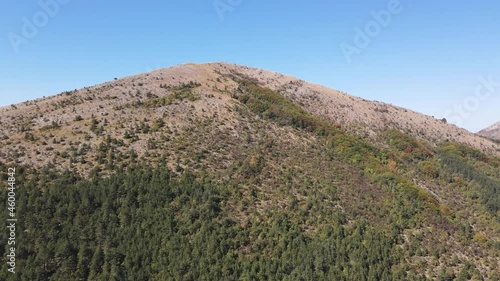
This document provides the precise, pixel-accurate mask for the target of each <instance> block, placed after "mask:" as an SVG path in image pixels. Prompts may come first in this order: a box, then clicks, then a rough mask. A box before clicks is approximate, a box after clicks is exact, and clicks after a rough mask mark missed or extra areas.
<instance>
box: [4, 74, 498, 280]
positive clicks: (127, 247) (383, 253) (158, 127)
mask: <svg viewBox="0 0 500 281" xmlns="http://www.w3.org/2000/svg"><path fill="white" fill-rule="evenodd" d="M186 71H187V70H186ZM214 73H216V74H217V76H214V77H217V78H215V79H214V80H211V79H212V78H208V80H207V78H206V77H194V78H196V79H194V78H193V77H190V78H192V79H193V80H190V81H182V82H180V81H176V82H175V85H174V86H172V85H170V84H169V83H170V82H169V83H166V82H165V81H164V80H163V81H162V80H158V81H157V80H155V79H151V80H152V81H150V82H149V84H147V83H144V84H141V85H139V83H138V82H137V81H134V82H133V83H137V84H135V85H137V87H142V88H141V89H142V90H137V91H134V92H130V93H128V92H125V93H124V95H125V96H131V97H133V98H131V99H130V100H125V99H124V98H123V97H121V96H120V97H118V95H117V97H116V98H113V96H112V95H111V94H109V95H103V96H99V95H98V94H97V93H96V92H93V91H95V89H93V88H92V89H90V88H89V89H85V90H82V91H83V92H85V95H86V96H84V97H85V98H92V99H91V100H89V101H90V102H91V101H93V100H97V99H99V98H102V97H106V98H104V99H103V100H104V101H105V102H106V103H103V104H102V105H101V106H102V108H99V107H97V109H96V110H98V111H97V112H95V113H89V112H86V111H83V110H82V106H83V105H81V104H79V103H78V98H80V96H79V92H69V93H65V94H63V96H64V97H68V100H67V101H72V102H73V103H72V104H71V103H64V104H61V103H57V106H58V109H56V108H54V112H58V110H62V109H61V108H59V107H64V106H65V107H64V108H65V109H64V111H65V112H66V114H67V115H68V116H70V117H68V116H61V119H60V120H57V121H54V122H53V123H51V122H50V121H51V120H47V121H43V118H48V117H46V116H49V115H50V114H55V113H50V112H44V113H40V114H42V115H44V116H45V117H39V116H38V117H37V118H41V119H36V118H35V119H34V120H35V121H30V122H28V121H26V120H25V118H26V117H23V116H21V115H17V113H16V111H15V109H10V110H8V111H6V112H7V113H8V114H10V115H8V116H10V118H11V120H13V121H12V122H14V123H16V122H17V123H16V124H17V125H18V127H16V128H17V129H16V128H14V127H11V125H7V124H5V123H4V122H5V121H4V120H2V126H5V128H6V131H9V130H10V131H11V132H12V134H10V135H9V136H7V137H3V138H2V140H1V141H2V145H3V146H4V147H3V148H2V149H3V150H2V151H1V152H2V154H1V158H0V169H1V171H2V175H3V176H2V178H1V184H2V186H4V187H7V186H8V182H10V181H9V175H8V174H7V171H8V169H9V168H15V169H16V174H15V182H16V216H17V218H18V219H19V221H18V223H17V225H18V228H17V230H16V231H17V232H16V234H17V236H16V243H17V244H16V253H17V256H16V259H17V264H16V272H17V273H16V274H15V275H13V274H11V273H9V272H8V271H7V268H8V265H7V264H6V261H7V258H6V256H7V253H8V251H9V248H8V246H7V243H5V247H0V252H1V253H0V254H1V256H2V257H3V258H4V262H3V263H2V268H1V271H0V279H1V280H356V281H358V280H500V275H499V273H498V272H499V271H500V264H499V260H500V192H499V188H500V158H499V157H498V156H496V154H495V153H493V152H491V151H498V150H497V149H498V147H496V146H495V144H494V143H491V142H488V141H487V140H484V143H481V144H476V146H474V147H472V146H469V145H468V144H467V143H464V142H462V143H460V142H457V141H455V140H453V139H449V140H448V141H446V140H437V139H436V140H435V141H432V139H431V138H428V137H418V136H417V135H418V133H415V132H414V131H415V129H411V128H407V129H405V128H400V126H399V125H398V126H396V125H395V124H394V123H388V124H386V125H385V126H380V127H377V129H376V130H372V131H370V132H371V133H369V134H368V133H367V134H364V133H356V132H355V131H356V127H355V126H354V125H352V124H350V123H342V122H332V120H331V119H330V118H327V117H325V115H323V114H322V113H318V112H312V111H310V110H309V107H310V106H311V105H310V104H309V105H308V104H306V101H305V100H300V99H299V98H298V96H291V95H290V93H289V92H287V91H288V90H285V89H284V88H283V87H281V88H280V87H279V86H277V85H274V84H273V83H275V82H276V81H274V80H273V81H271V82H268V83H267V84H266V83H264V82H262V79H260V80H259V79H256V78H255V77H250V76H248V75H245V74H243V73H240V72H237V71H228V72H226V73H217V72H214ZM181 74H182V75H185V76H186V75H188V74H186V73H184V72H182V73H181ZM182 75H180V76H182ZM180 76H176V79H178V80H180V78H179V77H180ZM204 79H205V80H204ZM217 79H219V81H217ZM172 80H174V79H172ZM285 80H286V79H285ZM156 81H157V82H156ZM207 81H208V82H207ZM117 83H120V81H118V82H117ZM124 83H125V82H124ZM141 83H143V82H141ZM153 83H158V87H157V90H158V89H159V90H158V91H160V92H154V91H153V90H151V92H147V90H148V87H153V86H151V85H152V84H153ZM210 83H213V84H210ZM219 83H225V84H226V85H227V87H222V86H221V84H219ZM276 83H277V82H276ZM286 83H287V85H288V82H286ZM294 83H295V82H294ZM207 85H209V86H207ZM210 85H211V87H210ZM103 87H104V88H105V89H106V91H111V90H113V89H114V88H113V87H111V86H103ZM116 87H119V86H116ZM155 87H156V86H155ZM118 91H122V90H121V89H120V90H118ZM160 93H162V94H160ZM316 94H318V93H316ZM120 99H123V100H120ZM118 101H120V102H118ZM108 102H109V104H108ZM391 110H392V109H391ZM68 112H69V113H68ZM7 113H5V114H7ZM381 114H385V113H381ZM64 118H66V119H64ZM37 120H38V121H37ZM425 120H427V119H425ZM24 121H26V122H24ZM23 122H24V123H23ZM37 122H39V123H37ZM42 124H44V125H43V126H42ZM21 125H22V126H24V127H22V128H21ZM356 126H359V124H358V125H356ZM440 126H441V124H440ZM442 126H445V125H442ZM446 128H447V129H449V130H452V128H449V127H446ZM370 130H371V129H370ZM368 131H369V130H366V131H365V132H368ZM450 134H451V133H450ZM459 134H460V133H457V135H459ZM462 137H464V136H462ZM466 137H467V136H466ZM467 138H469V137H467ZM470 139H471V140H474V137H470ZM481 141H483V140H481ZM478 142H479V141H478ZM486 145H488V147H487V148H486V147H485V146H486ZM9 146H10V147H11V150H9V151H7V150H6V147H9ZM481 147H485V148H484V149H479V148H481ZM7 193H8V190H7V189H6V188H4V189H2V191H1V195H2V196H1V197H2V198H4V200H5V201H4V202H7ZM8 215H9V214H8V212H7V211H2V212H0V219H1V220H3V221H6V220H7V218H8ZM8 235H9V233H8V232H7V231H2V232H0V241H7V239H8Z"/></svg>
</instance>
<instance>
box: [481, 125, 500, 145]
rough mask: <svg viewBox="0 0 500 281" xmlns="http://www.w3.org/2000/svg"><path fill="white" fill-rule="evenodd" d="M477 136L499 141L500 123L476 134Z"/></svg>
mask: <svg viewBox="0 0 500 281" xmlns="http://www.w3.org/2000/svg"><path fill="white" fill-rule="evenodd" d="M478 134H479V135H481V136H484V137H487V138H490V139H494V140H499V141H500V122H497V123H495V124H493V125H491V126H489V127H488V128H486V129H483V130H481V131H479V132H478Z"/></svg>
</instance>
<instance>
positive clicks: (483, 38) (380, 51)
mask: <svg viewBox="0 0 500 281" xmlns="http://www.w3.org/2000/svg"><path fill="white" fill-rule="evenodd" d="M54 1H57V0H42V1H41V2H38V1H13V0H5V1H2V4H1V5H2V7H1V9H0V23H1V24H0V59H1V64H0V97H1V101H0V105H8V104H11V103H17V102H21V101H24V100H28V99H34V98H37V97H41V96H48V95H53V94H57V93H59V92H62V91H65V90H71V89H75V88H81V87H84V86H90V85H94V84H97V83H101V82H105V81H108V80H112V79H113V78H114V77H122V76H126V75H132V74H137V73H141V72H146V71H148V70H152V69H155V68H160V67H169V66H172V65H176V64H181V63H186V62H196V63H202V62H214V61H225V62H233V63H238V64H244V65H249V66H254V67H259V68H265V69H269V70H273V71H277V72H282V73H285V74H290V75H293V76H297V77H299V78H302V79H304V80H308V81H311V82H315V83H318V84H322V85H325V86H328V87H331V88H335V89H339V90H343V91H346V92H348V93H349V94H352V95H356V96H361V97H363V98H366V99H371V100H379V101H384V102H389V103H392V104H395V105H400V106H404V107H408V108H411V109H414V110H417V111H420V112H423V113H426V114H429V115H434V116H436V117H439V118H442V117H448V120H449V121H452V122H457V123H459V125H461V126H462V127H465V128H467V129H469V130H471V131H477V130H479V129H481V128H483V127H486V126H488V125H490V124H492V123H494V122H496V121H500V110H499V108H500V85H496V86H495V87H490V91H489V92H491V93H489V92H488V91H485V89H480V90H483V92H482V95H481V99H479V98H477V97H475V96H474V95H475V90H476V88H477V87H478V85H481V83H480V82H479V80H478V77H480V76H483V77H485V78H488V76H491V77H492V78H491V79H493V81H499V82H498V83H500V17H499V15H500V2H499V1H497V0H488V1H475V2H472V1H451V0H443V1H430V0H427V1H425V0H418V1H417V0H413V1H411V0H401V1H400V6H399V7H398V9H397V11H399V12H395V10H393V11H392V12H389V13H391V20H390V21H389V23H388V24H385V23H384V25H385V26H380V24H378V23H377V24H378V25H379V27H380V29H379V30H376V29H372V33H371V35H372V37H369V38H370V44H369V45H367V46H361V45H355V40H354V39H355V36H356V31H355V28H356V27H358V28H360V29H362V30H364V29H365V27H366V26H367V25H368V26H370V24H372V25H371V27H373V23H374V16H373V15H372V14H371V11H376V12H378V11H381V10H388V5H389V2H391V1H392V0H391V1H386V0H376V1H374V0H360V1H349V2H348V1H331V0H329V1H326V0H324V1H323V0H322V1H284V0H279V1H263V0H240V1H238V0H218V2H216V3H218V7H219V8H220V9H224V7H225V8H228V7H230V9H228V10H226V11H225V12H224V11H223V10H219V13H218V12H217V9H216V7H215V6H214V1H213V0H203V1H199V0H182V1H180V0H179V1H143V2H139V1H96V0H86V1H77V0H64V1H63V0H59V1H60V2H64V3H59V2H55V3H57V9H55V12H54V13H52V11H53V10H54V9H49V10H47V11H46V10H44V8H43V7H42V5H41V4H40V3H51V2H52V4H53V3H54ZM238 2H240V3H238ZM353 2H355V3H353ZM224 5H228V6H224ZM52 8H54V7H53V5H52ZM219 14H222V17H220V16H219ZM23 18H24V19H25V20H27V21H28V22H29V23H30V24H33V25H35V27H36V28H37V29H38V30H37V31H36V32H32V31H33V30H29V28H27V27H25V26H26V25H29V24H27V23H26V21H25V20H23ZM23 27H24V29H25V30H24V31H25V32H24V33H23ZM373 28H376V27H373ZM342 42H344V43H345V44H349V45H351V46H354V47H356V46H357V47H360V46H361V47H362V48H358V51H359V53H356V54H353V55H352V56H351V61H350V62H348V61H347V60H346V57H345V56H344V53H343V51H342V49H341V44H342ZM16 48H17V52H16V51H15V49H16ZM474 99H475V100H474ZM467 103H468V104H467ZM455 105H459V106H464V105H465V106H466V108H465V109H462V110H461V111H460V109H455V108H454V106H455ZM457 116H458V117H459V118H457Z"/></svg>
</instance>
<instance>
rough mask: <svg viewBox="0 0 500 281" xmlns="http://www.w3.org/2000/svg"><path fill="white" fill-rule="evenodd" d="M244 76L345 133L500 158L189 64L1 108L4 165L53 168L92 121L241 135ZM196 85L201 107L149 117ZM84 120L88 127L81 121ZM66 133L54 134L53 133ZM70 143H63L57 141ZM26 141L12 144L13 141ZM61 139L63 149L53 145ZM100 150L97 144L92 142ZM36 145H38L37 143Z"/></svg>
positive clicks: (388, 117)
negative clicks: (34, 135)
mask: <svg viewBox="0 0 500 281" xmlns="http://www.w3.org/2000/svg"><path fill="white" fill-rule="evenodd" d="M235 73H238V74H242V75H245V76H247V77H250V78H251V79H255V81H258V83H259V84H261V85H263V86H264V87H268V88H270V89H273V90H276V91H278V92H279V93H280V94H282V95H283V96H285V97H287V98H289V99H290V100H292V101H293V102H294V103H296V104H298V105H300V106H301V107H302V108H303V109H305V110H306V111H307V112H309V113H311V114H313V115H315V116H317V117H320V118H322V119H324V120H329V122H332V123H335V124H337V125H338V126H342V127H343V128H344V129H345V130H347V131H349V132H351V133H354V134H357V135H359V136H363V137H368V138H371V139H372V140H373V141H377V140H378V137H379V133H380V132H382V131H384V130H387V129H389V128H395V129H398V130H401V131H403V132H405V133H408V134H411V135H412V136H415V137H417V138H420V139H424V140H427V141H429V142H431V143H438V142H442V141H446V140H448V141H456V142H460V143H464V144H467V145H469V146H471V147H474V148H476V149H479V150H481V151H483V152H487V153H492V154H495V155H500V148H499V145H498V144H496V143H494V142H493V141H491V140H488V139H485V138H482V137H480V136H478V135H475V134H473V133H470V132H468V131H466V130H464V129H461V128H458V127H456V126H454V125H451V124H446V123H445V122H443V121H441V120H438V119H435V118H433V117H430V116H427V115H423V114H420V113H417V112H414V111H412V110H409V109H404V108H401V107H397V106H393V105H389V104H386V103H382V102H376V101H368V100H364V99H361V98H358V97H354V96H350V95H348V94H346V93H342V92H339V91H336V90H332V89H328V88H325V87H322V86H319V85H315V84H311V83H308V82H305V81H303V80H300V79H297V78H294V77H291V76H287V75H283V74H279V73H275V72H270V71H266V70H262V69H257V68H251V67H246V66H240V65H235V64H227V63H208V64H184V65H179V66H175V67H170V68H166V69H159V70H155V71H152V72H149V73H145V74H139V75H135V76H130V77H124V78H121V79H117V80H115V81H111V82H107V83H103V84H100V85H95V86H91V87H86V88H83V89H79V90H74V91H69V92H65V93H61V94H59V95H57V96H51V97H47V98H43V99H37V100H32V101H27V102H24V103H21V104H17V105H11V106H6V107H2V108H0V120H1V121H0V122H1V123H0V125H1V126H2V132H1V135H0V137H1V138H3V139H4V140H6V139H11V142H10V143H11V145H6V146H5V145H4V146H2V147H1V148H0V156H2V158H12V156H13V155H17V156H18V157H14V158H15V159H17V161H19V162H20V163H31V164H34V165H37V166H43V165H46V164H47V163H48V162H50V161H55V162H58V161H61V160H60V159H57V157H56V159H54V157H55V156H54V154H53V153H52V152H51V151H52V150H53V149H54V150H56V151H62V150H64V149H63V147H65V146H69V145H68V143H69V142H71V141H73V142H75V141H82V140H84V139H85V138H89V136H87V134H88V133H87V131H88V128H89V126H90V125H91V124H90V123H89V120H91V118H92V116H94V118H96V119H97V121H98V122H100V121H103V122H105V123H106V126H109V127H111V128H112V131H111V134H112V135H113V136H115V137H117V136H123V135H124V134H125V132H126V131H127V130H128V129H130V128H128V127H129V126H130V125H132V124H134V120H139V119H143V118H144V117H146V116H148V118H149V119H152V118H159V117H162V118H164V120H165V123H167V124H169V126H172V127H178V128H180V127H185V126H188V125H189V124H190V121H189V119H190V118H191V119H192V118H194V117H196V118H203V117H207V116H214V117H215V118H218V119H226V120H228V122H227V124H226V125H224V127H225V129H228V130H233V133H234V134H238V130H237V125H238V124H237V122H236V119H235V118H233V115H234V113H233V112H232V111H231V107H233V106H234V104H235V101H234V100H233V99H232V98H231V93H232V92H234V91H235V90H236V88H237V83H236V82H235V81H233V80H231V79H229V78H228V77H229V76H228V75H232V74H235ZM193 81H195V82H196V83H199V84H200V86H199V87H196V89H195V92H196V100H195V101H194V102H192V103H191V102H187V101H186V100H184V101H183V100H179V101H177V102H174V103H173V105H172V106H169V107H168V109H166V108H155V109H153V110H152V111H151V110H144V109H143V108H141V107H136V106H134V104H136V105H137V104H140V103H142V102H146V101H147V100H150V99H154V98H162V97H166V96H168V95H169V94H170V93H171V90H169V89H171V88H172V87H179V86H180V85H182V84H183V83H189V82H193ZM78 119H81V121H75V120H78ZM53 125H54V126H57V127H58V126H60V127H61V128H62V129H61V130H57V131H56V132H49V130H48V129H50V128H51V126H53ZM39 130H41V131H42V132H46V134H45V135H47V136H49V135H50V138H51V140H50V142H47V141H40V142H41V143H45V144H44V145H43V146H45V148H42V147H40V146H33V145H27V143H26V141H27V140H29V139H30V136H31V132H32V131H39ZM58 138H59V139H61V138H62V139H63V140H64V141H63V142H58V141H57V139H58ZM16 139H17V140H20V141H19V142H15V141H14V142H12V140H16ZM53 139H56V141H55V142H54V141H52V140H53ZM87 141H90V142H91V143H92V140H91V139H88V140H87ZM32 142H33V140H32ZM146 142H147V139H142V140H141V141H139V142H138V143H135V144H134V145H133V148H135V149H137V150H138V152H139V153H143V152H144V147H146V146H145V145H144V144H145V143H146Z"/></svg>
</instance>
